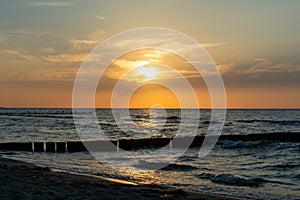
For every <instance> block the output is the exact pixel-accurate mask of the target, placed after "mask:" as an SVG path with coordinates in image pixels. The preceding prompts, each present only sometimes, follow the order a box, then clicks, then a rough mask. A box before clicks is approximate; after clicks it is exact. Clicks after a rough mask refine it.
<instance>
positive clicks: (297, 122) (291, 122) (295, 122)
mask: <svg viewBox="0 0 300 200" xmlns="http://www.w3.org/2000/svg"><path fill="white" fill-rule="evenodd" d="M236 122H238V123H247V124H251V123H270V124H278V125H300V120H264V119H246V120H236Z"/></svg>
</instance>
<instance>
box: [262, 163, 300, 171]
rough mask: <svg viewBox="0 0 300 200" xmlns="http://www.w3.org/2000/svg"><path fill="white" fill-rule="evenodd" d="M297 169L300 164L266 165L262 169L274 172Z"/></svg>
mask: <svg viewBox="0 0 300 200" xmlns="http://www.w3.org/2000/svg"><path fill="white" fill-rule="evenodd" d="M297 167H300V165H299V164H288V163H286V164H277V165H266V166H263V167H262V169H269V170H272V169H276V170H277V169H284V170H285V169H294V168H297Z"/></svg>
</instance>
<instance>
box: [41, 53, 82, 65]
mask: <svg viewBox="0 0 300 200" xmlns="http://www.w3.org/2000/svg"><path fill="white" fill-rule="evenodd" d="M86 56H87V54H75V53H74V54H71V53H65V54H57V55H48V56H43V59H44V60H45V61H47V62H49V63H81V62H82V61H83V60H84V58H85V57H86Z"/></svg>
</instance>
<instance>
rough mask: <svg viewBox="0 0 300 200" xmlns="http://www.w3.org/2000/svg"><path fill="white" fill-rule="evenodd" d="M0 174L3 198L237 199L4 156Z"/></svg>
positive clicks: (1, 161)
mask: <svg viewBox="0 0 300 200" xmlns="http://www.w3.org/2000/svg"><path fill="white" fill-rule="evenodd" d="M0 176H1V177H0V180H1V181H0V189H1V191H2V192H1V193H0V199H203V200H208V199H211V200H221V199H224V200H230V199H238V198H230V197H222V196H217V195H211V194H204V193H201V192H194V191H187V190H181V189H175V188H166V187H162V186H159V185H140V184H136V183H133V182H130V181H123V180H119V179H111V178H104V177H101V176H94V175H84V174H80V173H75V172H74V173H73V172H68V171H63V170H52V169H50V168H47V167H39V166H36V165H34V164H31V163H26V162H22V161H16V160H12V159H7V158H1V157H0Z"/></svg>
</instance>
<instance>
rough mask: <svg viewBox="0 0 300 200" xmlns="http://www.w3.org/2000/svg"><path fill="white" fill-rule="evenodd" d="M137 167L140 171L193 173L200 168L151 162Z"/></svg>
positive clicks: (139, 163) (145, 162) (140, 163)
mask: <svg viewBox="0 0 300 200" xmlns="http://www.w3.org/2000/svg"><path fill="white" fill-rule="evenodd" d="M135 167H137V168H140V169H159V168H160V170H162V171H192V170H197V169H198V168H197V167H195V166H192V165H186V164H178V163H165V162H150V161H145V160H142V161H139V162H138V164H137V165H135Z"/></svg>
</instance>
